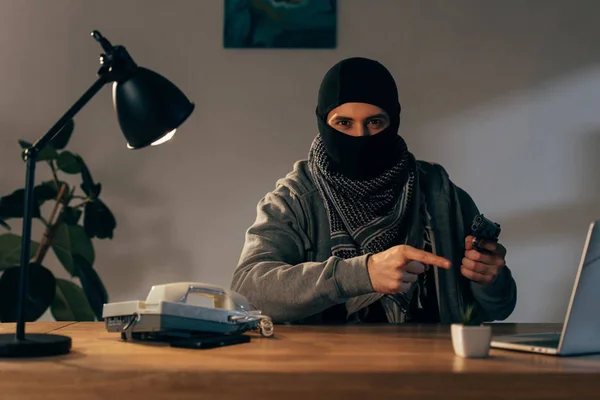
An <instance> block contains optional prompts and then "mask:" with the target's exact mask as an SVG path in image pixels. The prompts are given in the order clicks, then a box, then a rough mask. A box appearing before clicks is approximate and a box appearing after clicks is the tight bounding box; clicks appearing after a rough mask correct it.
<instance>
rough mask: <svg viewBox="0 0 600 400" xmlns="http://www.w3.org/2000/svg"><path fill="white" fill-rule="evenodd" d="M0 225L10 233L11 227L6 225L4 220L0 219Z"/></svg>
mask: <svg viewBox="0 0 600 400" xmlns="http://www.w3.org/2000/svg"><path fill="white" fill-rule="evenodd" d="M0 225H2V226H3V227H4V228H5V229H6V230H9V231H10V229H11V228H10V225H9V224H7V223H6V221H4V220H3V219H2V218H0Z"/></svg>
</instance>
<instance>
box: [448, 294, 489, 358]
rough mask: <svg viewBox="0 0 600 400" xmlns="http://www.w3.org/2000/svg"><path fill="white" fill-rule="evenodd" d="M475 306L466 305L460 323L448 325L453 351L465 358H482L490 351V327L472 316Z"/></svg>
mask: <svg viewBox="0 0 600 400" xmlns="http://www.w3.org/2000/svg"><path fill="white" fill-rule="evenodd" d="M474 316H475V306H474V305H473V304H471V305H469V306H467V308H466V309H465V311H464V312H463V314H462V316H461V323H455V324H452V325H451V326H450V329H451V334H452V347H453V348H454V352H455V353H456V354H457V355H458V356H461V357H465V358H484V357H487V356H488V354H489V351H490V341H491V339H492V327H491V326H489V325H483V324H481V323H479V322H477V320H476V319H475V318H474Z"/></svg>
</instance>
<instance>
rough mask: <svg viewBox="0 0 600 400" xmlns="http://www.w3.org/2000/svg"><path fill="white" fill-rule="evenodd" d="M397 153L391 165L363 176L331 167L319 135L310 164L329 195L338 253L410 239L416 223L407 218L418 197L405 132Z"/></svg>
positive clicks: (359, 252)
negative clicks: (354, 177) (375, 174)
mask: <svg viewBox="0 0 600 400" xmlns="http://www.w3.org/2000/svg"><path fill="white" fill-rule="evenodd" d="M398 154H399V157H398V162H397V163H396V164H395V165H394V166H393V167H392V168H390V169H389V170H388V171H386V172H385V173H383V174H382V175H380V176H378V177H376V178H374V179H372V180H368V181H358V180H352V179H349V178H347V177H345V176H344V175H342V174H340V173H338V172H336V171H334V170H332V168H331V164H330V158H329V156H328V155H327V153H326V151H325V147H324V145H323V141H322V139H321V136H320V135H317V137H316V138H315V140H314V141H313V143H312V146H311V149H310V152H309V157H308V164H309V169H310V171H311V174H312V176H313V179H314V181H315V184H316V186H317V188H318V190H319V192H320V193H321V196H322V197H323V199H324V201H325V207H326V209H327V213H328V216H329V222H330V234H331V243H332V245H331V251H332V254H333V255H334V256H337V257H340V258H343V259H346V258H351V257H356V256H359V255H362V254H366V253H369V252H371V253H378V252H381V251H384V250H387V249H388V248H390V247H392V246H394V245H397V244H401V243H405V242H406V240H407V238H408V236H409V235H410V232H409V231H410V229H408V227H409V226H410V225H411V224H407V223H403V222H404V221H405V219H407V218H409V217H408V215H409V214H410V213H409V210H410V207H411V205H412V203H413V202H414V199H413V197H414V196H413V192H414V189H415V161H414V158H413V156H412V154H411V153H410V152H409V151H408V149H407V147H406V143H405V142H404V141H403V140H402V139H401V138H400V149H399V152H398Z"/></svg>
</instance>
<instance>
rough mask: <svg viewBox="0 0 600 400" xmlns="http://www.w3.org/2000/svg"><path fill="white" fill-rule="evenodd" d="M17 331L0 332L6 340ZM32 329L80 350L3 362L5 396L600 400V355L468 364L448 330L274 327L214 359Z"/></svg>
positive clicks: (502, 354)
mask: <svg viewBox="0 0 600 400" xmlns="http://www.w3.org/2000/svg"><path fill="white" fill-rule="evenodd" d="M14 329H15V325H14V324H0V332H1V333H7V332H14ZM555 329H557V326H555V325H536V324H527V325H521V324H519V325H513V324H498V325H494V332H495V333H513V332H537V331H547V330H555ZM27 332H29V333H48V332H52V333H57V334H63V335H68V336H71V337H72V339H73V349H72V352H71V353H70V354H68V355H65V356H59V357H52V358H39V359H2V360H0V399H39V398H44V399H48V398H57V399H59V398H60V399H65V400H66V399H76V398H82V399H83V398H85V399H100V398H111V399H137V398H138V397H139V398H140V399H144V400H147V399H155V398H172V399H199V398H209V399H222V398H237V399H243V398H248V399H250V398H252V399H254V400H262V399H266V398H284V399H286V400H287V399H290V398H308V399H311V400H312V399H316V398H327V399H337V398H339V399H350V398H359V399H386V398H389V399H407V398H419V399H429V398H460V399H482V398H483V399H486V400H487V399H496V398H511V399H519V398H523V399H525V398H526V399H557V398H571V399H583V398H589V399H592V398H593V399H600V355H599V356H583V357H582V356H580V357H569V358H560V357H554V356H545V355H537V354H527V353H517V352H510V351H503V350H491V352H490V357H489V358H487V359H463V358H460V357H458V356H455V355H454V352H453V350H452V343H451V340H450V333H449V326H447V325H429V326H427V325H381V326H337V327H333V326H329V327H317V326H279V325H276V326H275V335H276V337H274V338H262V337H260V336H258V335H253V337H252V341H251V342H250V343H246V344H241V345H235V346H228V347H222V348H216V349H210V350H189V349H177V348H172V347H168V346H166V345H162V344H157V343H154V344H146V343H144V344H141V343H134V342H123V341H121V340H120V336H119V335H118V334H114V333H108V332H106V331H105V329H104V325H103V324H102V323H82V322H79V323H64V322H63V323H59V322H56V323H52V322H50V323H41V322H38V323H31V324H28V325H27ZM599 334H600V333H599Z"/></svg>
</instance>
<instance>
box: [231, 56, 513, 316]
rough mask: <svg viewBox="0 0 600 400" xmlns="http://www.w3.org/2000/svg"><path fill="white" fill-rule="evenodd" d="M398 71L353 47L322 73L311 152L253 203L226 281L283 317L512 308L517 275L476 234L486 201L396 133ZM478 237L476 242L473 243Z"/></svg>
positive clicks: (482, 312)
mask: <svg viewBox="0 0 600 400" xmlns="http://www.w3.org/2000/svg"><path fill="white" fill-rule="evenodd" d="M400 110H401V107H400V103H399V101H398V90H397V87H396V83H395V81H394V79H393V77H392V76H391V74H390V73H389V71H388V70H387V69H386V68H385V67H384V66H383V65H381V64H380V63H379V62H377V61H374V60H369V59H365V58H349V59H345V60H342V61H341V62H339V63H337V64H336V65H334V66H333V67H332V68H331V69H330V70H329V71H328V72H327V74H326V75H325V77H324V79H323V81H322V83H321V86H320V89H319V96H318V105H317V110H316V116H317V125H318V129H319V134H318V135H317V136H316V138H315V139H314V141H313V143H312V146H311V148H310V151H309V154H308V160H302V161H298V162H296V163H295V165H294V168H293V171H291V172H290V173H289V174H287V176H286V177H285V178H283V179H281V180H279V181H278V182H277V185H276V188H275V189H274V190H273V191H272V192H269V193H268V194H267V195H266V196H265V197H264V198H263V199H262V200H261V201H260V202H259V204H258V207H257V217H256V220H255V222H254V223H253V224H252V226H251V227H250V228H249V229H248V231H247V232H246V239H245V244H244V248H243V250H242V254H241V257H240V261H239V264H238V266H237V268H236V269H235V271H234V274H233V280H232V285H231V288H232V290H234V291H237V292H239V293H240V294H242V295H244V296H245V297H247V298H248V300H249V301H250V302H251V303H252V304H253V305H254V306H255V307H256V308H257V309H259V310H261V311H262V312H263V313H264V314H265V315H268V316H270V317H271V318H273V321H274V322H276V323H282V322H292V323H326V324H331V323H350V322H355V323H356V322H364V323H378V322H383V323H386V322H391V323H402V322H441V323H452V322H457V321H460V320H461V318H462V316H463V315H464V313H465V312H466V310H467V309H469V308H471V307H473V309H474V310H475V313H474V318H475V319H476V320H478V321H481V322H483V321H493V320H503V319H506V318H507V317H508V316H509V315H510V314H511V313H512V311H513V310H514V307H515V304H516V293H517V289H516V284H515V281H514V279H513V277H512V274H511V271H510V270H509V268H508V267H507V266H506V265H505V256H506V249H505V248H504V246H502V245H501V244H500V243H496V242H493V241H490V242H485V241H479V242H478V243H475V240H476V238H474V237H472V236H470V227H471V222H472V220H473V218H474V217H475V216H476V215H478V214H479V210H478V208H477V206H476V205H475V203H474V202H473V200H472V198H471V197H470V196H469V195H468V194H467V193H466V192H465V191H464V190H462V189H461V188H459V187H458V186H456V185H455V184H454V183H453V182H452V181H451V180H450V178H449V176H448V174H447V172H446V170H445V169H444V168H443V167H442V166H440V165H438V164H435V163H429V162H425V161H420V160H416V159H415V157H414V156H413V155H412V154H411V153H410V152H409V150H408V148H407V146H406V143H405V141H404V140H403V139H402V137H401V136H399V135H398V129H399V125H400ZM475 244H477V245H476V246H475Z"/></svg>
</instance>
